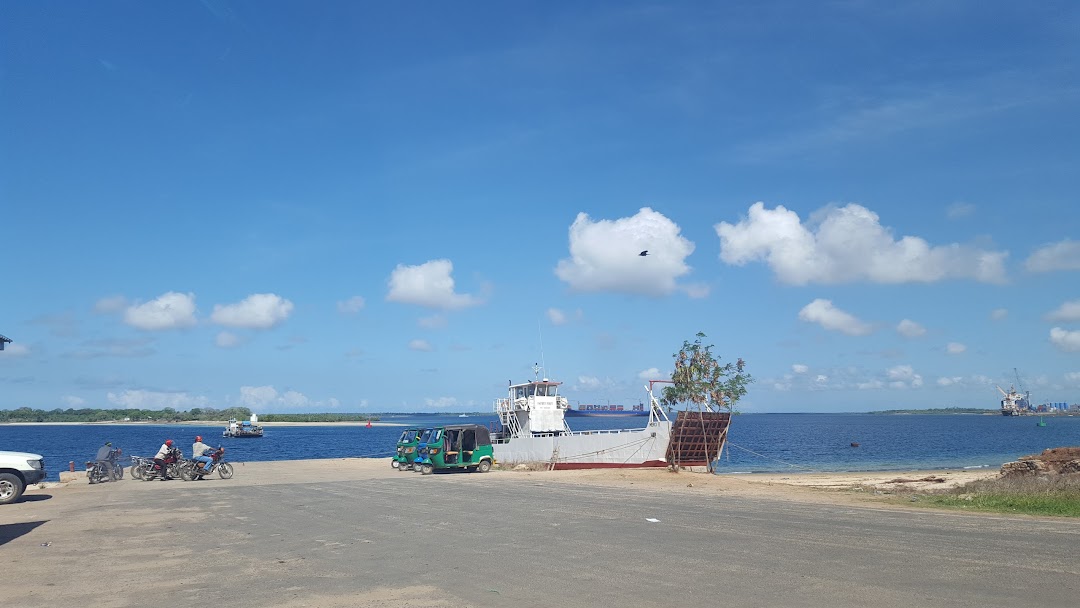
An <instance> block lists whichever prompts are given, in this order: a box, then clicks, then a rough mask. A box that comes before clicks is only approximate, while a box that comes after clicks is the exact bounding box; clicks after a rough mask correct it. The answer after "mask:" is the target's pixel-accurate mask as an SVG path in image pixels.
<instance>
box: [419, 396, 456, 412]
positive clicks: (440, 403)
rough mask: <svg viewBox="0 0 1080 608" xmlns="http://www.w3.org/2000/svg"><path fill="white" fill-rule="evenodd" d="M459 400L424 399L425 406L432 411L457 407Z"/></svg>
mask: <svg viewBox="0 0 1080 608" xmlns="http://www.w3.org/2000/svg"><path fill="white" fill-rule="evenodd" d="M457 404H458V400H457V398H456V397H439V398H437V399H430V398H428V399H424V405H426V406H427V407H428V408H431V409H437V410H439V409H446V408H451V407H457Z"/></svg>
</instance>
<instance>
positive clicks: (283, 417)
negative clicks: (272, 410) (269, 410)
mask: <svg viewBox="0 0 1080 608" xmlns="http://www.w3.org/2000/svg"><path fill="white" fill-rule="evenodd" d="M378 419H379V417H378V416H372V415H369V414H346V413H338V414H263V415H262V416H259V422H367V421H368V420H371V421H376V420H378Z"/></svg>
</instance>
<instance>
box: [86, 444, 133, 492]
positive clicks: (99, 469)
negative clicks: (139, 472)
mask: <svg viewBox="0 0 1080 608" xmlns="http://www.w3.org/2000/svg"><path fill="white" fill-rule="evenodd" d="M122 453H123V452H122V451H121V450H120V448H116V449H113V450H110V451H109V457H108V459H107V460H108V463H109V464H110V465H112V466H111V467H107V466H105V462H104V461H101V462H99V461H96V460H87V461H86V478H87V479H88V480H90V483H92V484H94V483H102V482H106V481H119V480H121V479H123V478H124V467H123V466H122V465H121V464H120V454H122ZM110 469H111V470H112V473H111V474H110V473H109V470H110Z"/></svg>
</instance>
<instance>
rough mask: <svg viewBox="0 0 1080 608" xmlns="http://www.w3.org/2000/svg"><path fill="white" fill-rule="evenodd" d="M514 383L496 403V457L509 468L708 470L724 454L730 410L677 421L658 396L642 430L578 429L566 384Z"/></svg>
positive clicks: (704, 412) (683, 415) (693, 414)
mask: <svg viewBox="0 0 1080 608" xmlns="http://www.w3.org/2000/svg"><path fill="white" fill-rule="evenodd" d="M534 371H535V372H536V375H537V378H536V379H535V380H533V381H532V382H524V383H521V384H513V383H511V384H510V386H509V389H508V393H507V396H506V397H505V398H503V399H496V400H495V413H496V414H497V415H498V416H499V423H500V428H499V429H498V430H496V431H495V432H494V433H493V434H492V436H491V443H492V448H493V450H494V454H495V459H496V461H497V462H500V463H502V464H504V465H510V466H513V465H515V464H525V463H542V464H544V465H546V466H547V467H548V468H550V469H553V470H554V469H598V468H639V467H667V466H709V465H710V464H711V463H713V462H715V461H716V460H717V459H718V458H719V457H720V453H721V452H722V451H723V447H724V443H725V441H726V439H727V428H728V425H729V423H730V421H731V414H730V413H729V412H716V411H710V410H697V411H687V410H684V411H679V412H678V414H677V416H676V418H675V421H674V422H672V421H671V419H670V418H668V415H667V413H666V412H665V411H664V409H663V408H662V407H661V406H660V403H659V402H658V401H657V400H656V398H655V397H654V396H653V392H652V386H653V383H654V382H659V381H655V380H654V381H650V382H649V386H648V388H647V389H646V390H647V391H648V398H649V405H648V411H647V415H648V420H647V421H645V425H644V427H642V428H639V429H615V430H590V431H574V430H571V429H570V427H569V426H568V425H567V424H566V414H567V412H568V411H569V410H570V404H569V402H568V401H567V400H566V398H565V397H563V396H561V395H559V386H560V385H561V384H562V383H561V382H555V381H552V380H549V379H547V378H543V379H541V378H540V377H539V368H535V369H534ZM624 411H625V410H624Z"/></svg>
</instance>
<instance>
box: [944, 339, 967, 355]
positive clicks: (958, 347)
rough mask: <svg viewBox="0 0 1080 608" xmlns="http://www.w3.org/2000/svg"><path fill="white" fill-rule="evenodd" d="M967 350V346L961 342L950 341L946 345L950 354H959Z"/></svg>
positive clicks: (946, 350) (946, 349)
mask: <svg viewBox="0 0 1080 608" xmlns="http://www.w3.org/2000/svg"><path fill="white" fill-rule="evenodd" d="M966 350H967V346H965V345H963V344H961V343H959V342H949V343H948V344H946V345H945V352H947V353H949V354H950V355H959V354H960V353H962V352H964V351H966Z"/></svg>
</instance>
